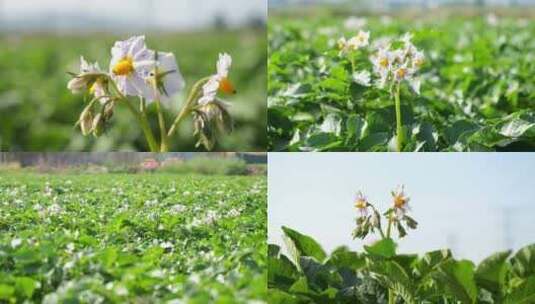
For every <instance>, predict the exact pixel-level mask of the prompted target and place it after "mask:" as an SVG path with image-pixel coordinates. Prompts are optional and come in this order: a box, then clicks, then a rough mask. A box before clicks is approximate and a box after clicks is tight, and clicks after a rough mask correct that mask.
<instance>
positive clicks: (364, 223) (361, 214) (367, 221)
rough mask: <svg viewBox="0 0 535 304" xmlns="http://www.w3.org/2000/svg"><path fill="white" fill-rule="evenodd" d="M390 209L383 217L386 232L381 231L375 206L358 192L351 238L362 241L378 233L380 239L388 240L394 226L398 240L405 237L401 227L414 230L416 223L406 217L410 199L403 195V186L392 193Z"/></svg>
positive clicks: (404, 229) (379, 218)
mask: <svg viewBox="0 0 535 304" xmlns="http://www.w3.org/2000/svg"><path fill="white" fill-rule="evenodd" d="M391 193H392V207H390V208H389V209H388V210H387V211H386V212H385V213H383V216H384V217H385V218H386V220H387V222H388V226H387V227H386V232H384V231H383V227H382V223H381V214H380V213H379V211H378V210H377V209H376V208H375V206H374V205H373V204H372V203H370V202H369V201H368V198H367V197H366V195H364V194H363V193H362V191H358V192H357V194H356V196H355V208H356V209H357V212H358V216H357V218H356V220H355V221H356V224H357V228H356V229H355V230H354V231H353V238H361V239H364V238H365V237H366V236H367V235H368V234H369V233H371V232H374V231H378V232H379V233H380V234H381V236H382V237H387V238H390V235H391V229H392V227H393V226H394V227H395V228H396V229H397V231H398V235H399V237H400V238H402V237H404V236H405V235H407V230H406V228H405V226H404V225H403V224H404V223H405V225H406V227H408V228H410V229H416V227H417V226H418V223H417V222H416V221H415V220H414V219H413V218H411V217H410V216H409V215H408V212H409V211H410V207H409V201H410V197H409V196H408V195H407V194H406V193H405V186H404V185H400V186H398V187H397V189H396V190H394V191H392V192H391Z"/></svg>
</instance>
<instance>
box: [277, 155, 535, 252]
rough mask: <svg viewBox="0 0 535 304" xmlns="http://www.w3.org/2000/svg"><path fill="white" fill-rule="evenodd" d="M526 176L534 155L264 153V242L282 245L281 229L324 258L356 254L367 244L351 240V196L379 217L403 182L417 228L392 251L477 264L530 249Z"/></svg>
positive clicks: (533, 232)
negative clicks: (309, 241)
mask: <svg viewBox="0 0 535 304" xmlns="http://www.w3.org/2000/svg"><path fill="white" fill-rule="evenodd" d="M534 176H535V153H531V154H529V153H427V154H421V153H410V154H395V153H386V154H384V153H270V154H269V197H268V219H269V231H268V237H269V242H270V243H277V244H281V245H283V242H282V239H281V234H282V233H281V230H280V227H281V226H282V225H286V226H289V227H292V228H294V229H297V230H298V231H301V232H303V233H305V234H309V235H311V236H313V237H314V238H315V239H317V240H318V241H319V242H320V243H321V244H322V245H323V246H324V248H325V249H326V250H327V251H329V252H330V251H332V250H333V249H334V248H335V247H337V246H338V245H348V246H350V247H351V248H353V249H356V250H360V249H361V248H362V245H363V244H366V243H367V242H370V241H371V239H368V240H365V241H360V240H356V241H353V240H352V239H351V231H352V229H353V228H354V218H355V215H356V213H355V209H354V207H353V197H354V193H355V192H356V191H357V190H358V189H362V190H363V191H364V192H365V193H366V194H367V195H368V198H369V199H370V201H372V202H378V205H379V207H380V208H381V209H383V210H385V209H386V208H387V207H388V206H389V205H390V203H391V199H390V197H391V195H390V190H391V189H393V188H394V187H395V186H396V185H397V184H398V183H404V184H405V185H406V189H407V192H408V193H409V195H410V196H411V198H412V199H411V205H412V209H413V210H412V214H413V216H414V218H415V219H416V220H417V221H418V222H419V223H420V227H419V228H418V230H416V231H411V232H410V233H409V236H408V237H406V238H405V239H403V240H402V241H401V245H400V250H401V251H402V252H423V251H429V250H434V249H439V248H445V247H452V248H453V250H454V253H455V254H456V256H457V257H460V258H470V259H474V260H476V261H479V260H481V259H482V258H484V257H486V256H487V255H489V254H491V253H492V252H494V251H497V250H503V249H505V248H507V247H509V246H511V247H514V248H519V247H522V246H524V245H527V244H530V243H535V179H534ZM506 214H509V216H507V215H506Z"/></svg>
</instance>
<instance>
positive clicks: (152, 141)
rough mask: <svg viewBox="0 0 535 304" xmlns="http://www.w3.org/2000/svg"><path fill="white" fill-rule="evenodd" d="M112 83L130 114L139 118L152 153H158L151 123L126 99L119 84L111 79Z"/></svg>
mask: <svg viewBox="0 0 535 304" xmlns="http://www.w3.org/2000/svg"><path fill="white" fill-rule="evenodd" d="M110 83H112V85H113V89H114V90H115V93H116V94H117V95H118V96H119V99H121V100H122V101H124V103H125V104H126V106H127V107H128V109H129V110H130V112H132V114H133V115H134V116H135V117H136V118H137V120H138V122H139V124H140V126H141V129H142V130H143V133H144V134H145V139H146V140H147V143H148V144H149V149H150V151H151V152H158V144H157V143H156V140H155V139H154V135H153V134H152V131H151V129H150V125H149V122H148V120H147V117H145V116H144V115H142V114H141V113H140V112H138V111H137V110H136V109H135V108H134V106H133V105H132V104H131V103H130V101H129V100H128V99H127V98H126V96H124V95H123V93H121V91H120V90H119V88H118V87H117V84H116V83H115V81H113V80H112V79H110Z"/></svg>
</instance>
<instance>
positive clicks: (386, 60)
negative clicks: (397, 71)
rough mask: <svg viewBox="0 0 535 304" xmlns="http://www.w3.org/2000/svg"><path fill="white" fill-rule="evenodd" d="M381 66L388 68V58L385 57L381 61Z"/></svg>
mask: <svg viewBox="0 0 535 304" xmlns="http://www.w3.org/2000/svg"><path fill="white" fill-rule="evenodd" d="M379 65H380V66H382V67H383V68H386V67H387V66H388V58H386V57H383V58H381V59H380V60H379Z"/></svg>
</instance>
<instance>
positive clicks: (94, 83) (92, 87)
mask: <svg viewBox="0 0 535 304" xmlns="http://www.w3.org/2000/svg"><path fill="white" fill-rule="evenodd" d="M96 89H97V82H96V81H95V82H93V84H92V85H91V86H90V87H89V93H91V94H95V90H96Z"/></svg>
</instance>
